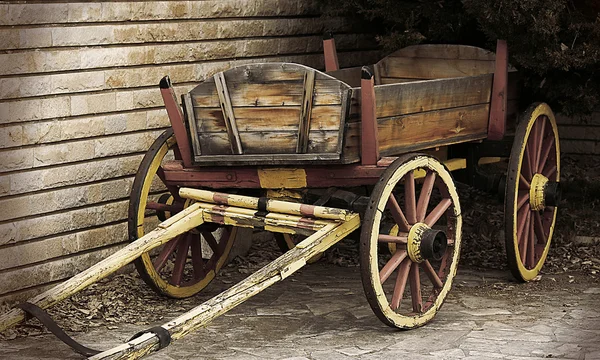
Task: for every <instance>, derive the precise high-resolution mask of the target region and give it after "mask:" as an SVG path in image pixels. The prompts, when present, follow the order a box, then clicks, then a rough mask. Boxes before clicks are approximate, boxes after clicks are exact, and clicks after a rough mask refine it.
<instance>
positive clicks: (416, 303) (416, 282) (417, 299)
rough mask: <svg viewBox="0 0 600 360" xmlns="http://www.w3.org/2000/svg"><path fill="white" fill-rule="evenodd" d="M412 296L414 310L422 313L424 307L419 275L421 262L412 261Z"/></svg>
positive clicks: (410, 274) (410, 275)
mask: <svg viewBox="0 0 600 360" xmlns="http://www.w3.org/2000/svg"><path fill="white" fill-rule="evenodd" d="M409 277H410V297H411V298H412V306H413V311H414V312H416V313H420V312H421V309H422V308H423V299H422V298H421V278H420V276H419V264H417V263H412V265H411V267H410V273H409Z"/></svg>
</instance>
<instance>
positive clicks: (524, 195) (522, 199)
mask: <svg viewBox="0 0 600 360" xmlns="http://www.w3.org/2000/svg"><path fill="white" fill-rule="evenodd" d="M528 200H529V191H527V192H521V193H520V194H519V197H518V198H517V210H521V208H522V207H523V205H525V204H526V203H527V202H528Z"/></svg>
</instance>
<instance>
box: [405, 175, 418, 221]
mask: <svg viewBox="0 0 600 360" xmlns="http://www.w3.org/2000/svg"><path fill="white" fill-rule="evenodd" d="M416 196H417V195H416V192H415V173H414V171H410V172H409V173H408V174H406V178H405V179H404V201H405V202H406V220H408V223H409V224H411V225H412V224H416V223H417V199H416Z"/></svg>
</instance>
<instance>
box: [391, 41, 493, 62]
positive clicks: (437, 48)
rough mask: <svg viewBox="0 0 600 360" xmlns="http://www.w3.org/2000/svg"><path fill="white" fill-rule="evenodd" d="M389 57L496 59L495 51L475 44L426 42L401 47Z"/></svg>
mask: <svg viewBox="0 0 600 360" xmlns="http://www.w3.org/2000/svg"><path fill="white" fill-rule="evenodd" d="M388 57H418V58H434V59H463V60H489V61H494V60H495V55H494V53H493V52H491V51H488V50H485V49H481V48H478V47H475V46H467V45H445V44H424V45H414V46H408V47H405V48H403V49H400V50H398V51H396V52H394V53H392V54H390V55H388Z"/></svg>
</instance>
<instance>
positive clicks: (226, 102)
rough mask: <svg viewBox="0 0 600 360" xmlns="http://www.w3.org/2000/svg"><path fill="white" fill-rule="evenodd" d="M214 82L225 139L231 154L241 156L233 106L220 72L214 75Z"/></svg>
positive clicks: (223, 77) (240, 143)
mask: <svg viewBox="0 0 600 360" xmlns="http://www.w3.org/2000/svg"><path fill="white" fill-rule="evenodd" d="M213 78H214V81H215V88H216V89H217V96H219V105H220V106H221V112H222V113H223V120H224V123H225V129H226V130H227V137H228V139H229V144H230V146H231V152H232V153H234V154H243V153H244V150H243V148H242V142H241V140H240V134H239V132H238V129H237V123H236V122H235V114H234V113H233V106H232V104H231V98H230V95H229V88H228V86H227V81H226V80H225V75H224V74H223V73H222V72H220V73H216V74H215V76H214V77H213Z"/></svg>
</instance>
